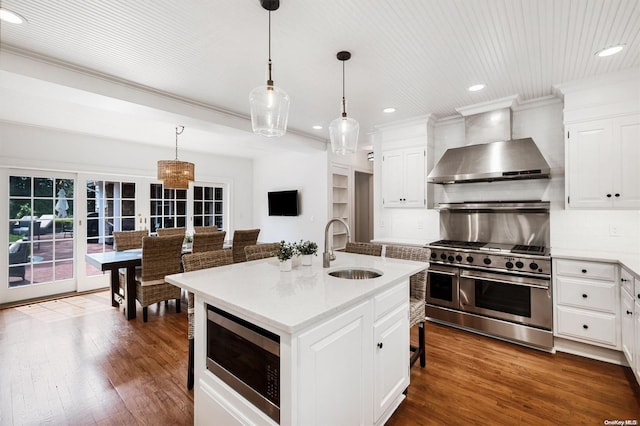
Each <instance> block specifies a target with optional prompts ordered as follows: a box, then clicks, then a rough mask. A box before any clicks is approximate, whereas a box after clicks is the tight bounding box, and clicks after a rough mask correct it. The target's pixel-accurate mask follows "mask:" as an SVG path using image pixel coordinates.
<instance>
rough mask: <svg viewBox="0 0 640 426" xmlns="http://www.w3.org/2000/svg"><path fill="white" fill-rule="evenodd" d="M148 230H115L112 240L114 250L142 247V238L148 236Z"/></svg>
mask: <svg viewBox="0 0 640 426" xmlns="http://www.w3.org/2000/svg"><path fill="white" fill-rule="evenodd" d="M148 236H149V231H146V230H145V231H115V232H114V233H113V242H114V244H115V246H116V247H115V249H116V251H124V250H131V249H140V248H142V238H143V237H148Z"/></svg>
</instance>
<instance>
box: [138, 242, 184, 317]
mask: <svg viewBox="0 0 640 426" xmlns="http://www.w3.org/2000/svg"><path fill="white" fill-rule="evenodd" d="M183 239H184V237H183V236H182V235H172V236H169V237H143V238H142V268H141V269H140V275H138V274H136V299H137V300H138V302H140V305H141V306H142V318H143V321H144V322H147V319H148V313H147V311H148V309H147V307H148V306H149V305H152V304H154V303H158V302H162V301H168V300H171V299H174V300H175V301H176V312H178V313H180V296H181V294H182V291H181V289H180V287H176V286H174V285H171V284H169V283H168V282H166V281H165V280H164V277H165V275H170V274H177V273H178V272H180V266H181V258H182V240H183Z"/></svg>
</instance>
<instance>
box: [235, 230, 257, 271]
mask: <svg viewBox="0 0 640 426" xmlns="http://www.w3.org/2000/svg"><path fill="white" fill-rule="evenodd" d="M259 233H260V229H236V230H235V231H234V233H233V248H232V251H233V261H234V262H235V263H239V262H246V261H247V256H246V254H245V253H244V248H245V247H246V246H252V245H255V244H256V243H257V242H258V234H259Z"/></svg>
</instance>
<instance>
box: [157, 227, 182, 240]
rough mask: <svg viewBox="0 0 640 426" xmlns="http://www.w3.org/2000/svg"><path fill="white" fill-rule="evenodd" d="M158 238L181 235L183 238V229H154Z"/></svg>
mask: <svg viewBox="0 0 640 426" xmlns="http://www.w3.org/2000/svg"><path fill="white" fill-rule="evenodd" d="M156 232H157V233H158V236H159V237H168V236H170V235H182V238H184V234H185V228H158V229H156Z"/></svg>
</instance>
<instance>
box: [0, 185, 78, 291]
mask: <svg viewBox="0 0 640 426" xmlns="http://www.w3.org/2000/svg"><path fill="white" fill-rule="evenodd" d="M73 202H74V180H73V179H61V178H57V177H55V176H42V177H41V176H10V177H9V250H8V252H9V287H17V286H24V285H31V284H37V283H44V282H53V281H60V280H65V279H71V278H73V277H74V244H73V211H74V208H73Z"/></svg>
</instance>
